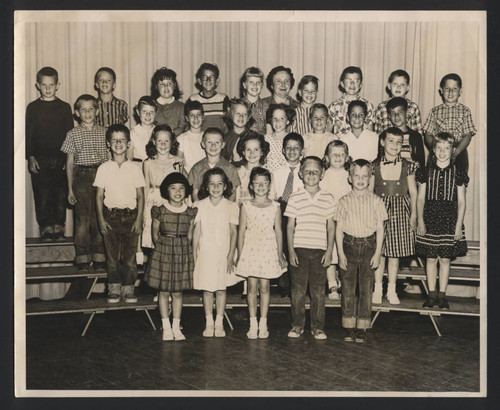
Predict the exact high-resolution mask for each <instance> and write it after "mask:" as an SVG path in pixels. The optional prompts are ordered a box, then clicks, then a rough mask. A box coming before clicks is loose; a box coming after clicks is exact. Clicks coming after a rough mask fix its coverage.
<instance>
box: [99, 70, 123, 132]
mask: <svg viewBox="0 0 500 410" xmlns="http://www.w3.org/2000/svg"><path fill="white" fill-rule="evenodd" d="M115 87H116V73H115V71H114V70H113V69H111V68H109V67H101V68H99V70H97V72H96V73H95V76H94V88H95V90H96V91H97V92H98V94H99V98H98V99H97V101H98V107H97V108H98V109H99V114H98V116H97V124H98V125H101V126H103V127H109V126H110V125H113V124H125V123H126V122H127V121H128V105H127V103H126V102H125V101H123V100H120V99H119V98H116V97H115V96H114V95H113V91H114V89H115Z"/></svg>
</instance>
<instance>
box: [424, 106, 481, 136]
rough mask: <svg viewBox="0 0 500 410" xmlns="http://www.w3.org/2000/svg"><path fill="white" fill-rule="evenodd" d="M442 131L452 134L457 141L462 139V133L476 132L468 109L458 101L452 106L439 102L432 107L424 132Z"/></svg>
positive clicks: (432, 133) (434, 132)
mask: <svg viewBox="0 0 500 410" xmlns="http://www.w3.org/2000/svg"><path fill="white" fill-rule="evenodd" d="M443 131H444V132H449V133H450V134H451V135H453V138H455V141H457V142H459V141H461V140H462V138H463V136H464V134H468V133H472V135H474V134H476V132H477V131H476V127H475V126H474V123H473V122H472V114H471V111H470V109H469V108H468V107H466V106H465V105H463V104H462V103H459V102H458V103H456V104H455V105H453V106H448V105H446V104H440V105H438V106H437V107H434V108H433V109H432V110H431V112H430V113H429V115H428V116H427V119H426V121H425V124H424V132H426V133H428V134H431V135H436V134H437V133H439V132H443Z"/></svg>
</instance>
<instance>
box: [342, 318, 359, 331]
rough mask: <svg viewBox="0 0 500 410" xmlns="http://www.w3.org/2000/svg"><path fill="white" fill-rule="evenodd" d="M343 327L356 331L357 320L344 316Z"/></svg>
mask: <svg viewBox="0 0 500 410" xmlns="http://www.w3.org/2000/svg"><path fill="white" fill-rule="evenodd" d="M342 327H343V328H345V329H354V328H355V327H356V318H355V317H354V316H351V317H345V316H342Z"/></svg>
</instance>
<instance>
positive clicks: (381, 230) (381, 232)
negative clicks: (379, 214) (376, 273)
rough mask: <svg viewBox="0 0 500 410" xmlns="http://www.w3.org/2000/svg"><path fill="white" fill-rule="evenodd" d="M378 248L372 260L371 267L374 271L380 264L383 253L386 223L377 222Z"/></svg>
mask: <svg viewBox="0 0 500 410" xmlns="http://www.w3.org/2000/svg"><path fill="white" fill-rule="evenodd" d="M376 238H377V247H376V248H375V253H374V254H373V256H372V258H371V260H370V266H371V268H372V269H377V268H378V265H379V264H380V254H381V252H382V243H383V241H384V221H380V220H379V221H377V230H376Z"/></svg>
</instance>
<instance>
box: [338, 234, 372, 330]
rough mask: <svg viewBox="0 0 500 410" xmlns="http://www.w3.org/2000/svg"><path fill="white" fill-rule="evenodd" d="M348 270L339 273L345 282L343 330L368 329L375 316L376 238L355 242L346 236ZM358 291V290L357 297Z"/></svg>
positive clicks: (342, 302)
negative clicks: (373, 297)
mask: <svg viewBox="0 0 500 410" xmlns="http://www.w3.org/2000/svg"><path fill="white" fill-rule="evenodd" d="M343 245H344V253H345V256H346V258H347V269H346V270H343V269H341V270H340V279H341V281H342V297H341V304H342V327H345V328H358V329H369V328H371V327H372V325H371V315H372V292H373V282H374V280H375V275H374V270H373V269H372V268H371V267H370V260H371V258H372V257H373V254H374V253H375V249H376V237H375V234H373V235H371V236H369V237H366V238H355V237H353V236H350V235H347V234H344V241H343ZM356 288H359V293H358V295H357V294H356Z"/></svg>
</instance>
